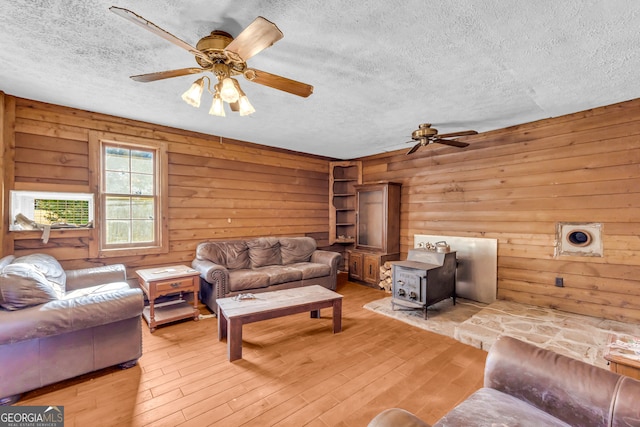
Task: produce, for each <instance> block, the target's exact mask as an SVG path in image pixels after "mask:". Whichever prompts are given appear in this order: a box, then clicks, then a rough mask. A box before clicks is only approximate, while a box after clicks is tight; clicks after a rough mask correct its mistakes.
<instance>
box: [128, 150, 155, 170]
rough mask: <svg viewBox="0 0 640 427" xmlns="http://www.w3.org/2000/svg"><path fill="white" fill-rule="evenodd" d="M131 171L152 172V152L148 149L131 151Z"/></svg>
mask: <svg viewBox="0 0 640 427" xmlns="http://www.w3.org/2000/svg"><path fill="white" fill-rule="evenodd" d="M131 172H139V173H146V174H152V173H153V152H150V151H140V150H132V151H131Z"/></svg>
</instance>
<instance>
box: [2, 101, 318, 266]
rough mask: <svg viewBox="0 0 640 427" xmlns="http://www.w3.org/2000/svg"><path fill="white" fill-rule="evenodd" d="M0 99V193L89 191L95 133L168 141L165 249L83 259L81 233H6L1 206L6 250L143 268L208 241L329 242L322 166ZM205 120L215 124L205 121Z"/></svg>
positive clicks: (291, 155)
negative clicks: (0, 140)
mask: <svg viewBox="0 0 640 427" xmlns="http://www.w3.org/2000/svg"><path fill="white" fill-rule="evenodd" d="M0 95H2V100H3V103H2V105H3V109H2V110H0V111H2V113H3V114H2V117H3V122H2V124H3V128H2V130H3V135H4V138H3V146H4V150H3V153H4V154H3V156H1V157H0V161H1V162H2V163H0V164H2V165H3V177H4V179H3V185H4V186H5V189H4V191H3V195H4V197H5V198H6V196H7V195H8V190H10V189H27V190H46V191H84V192H90V191H91V189H90V174H92V173H97V171H92V170H90V166H89V159H88V154H89V153H88V150H89V143H88V141H89V134H90V132H92V131H102V132H110V133H115V134H121V135H129V136H134V137H144V138H148V139H156V140H162V141H166V142H167V143H168V146H169V153H168V157H169V171H168V172H169V246H170V249H169V253H168V254H160V255H147V256H135V257H134V256H130V257H119V258H108V259H92V258H90V257H89V242H90V239H92V238H95V236H94V235H93V233H92V232H90V231H87V230H63V231H52V232H51V238H50V240H49V242H48V243H47V244H44V243H43V242H42V241H41V240H40V234H41V233H40V232H35V231H34V232H9V231H8V230H7V229H6V227H4V225H5V224H8V223H9V218H8V217H7V215H8V207H7V203H4V204H3V210H2V218H0V219H1V220H2V224H3V227H2V228H0V230H1V231H2V237H3V254H9V253H14V254H15V255H16V256H20V255H25V254H28V253H33V252H46V253H49V254H51V255H53V256H55V257H56V258H57V259H59V260H60V261H61V263H62V264H63V266H64V267H65V268H84V267H89V266H93V265H103V264H111V263H119V262H120V263H124V264H125V265H126V266H127V267H128V276H129V277H130V278H131V277H133V276H134V271H135V269H137V268H141V267H153V266H157V265H167V264H173V263H184V264H190V263H191V260H192V259H193V258H194V255H195V248H196V245H197V244H198V243H199V242H201V241H204V240H208V239H233V238H248V237H259V236H304V235H308V236H312V237H314V238H316V240H317V241H318V245H319V246H327V245H328V233H329V230H328V229H329V224H328V223H329V220H328V217H329V212H328V205H327V200H328V193H329V175H328V169H329V160H330V159H327V158H322V157H318V156H312V155H305V154H301V153H295V152H291V151H286V150H280V149H271V148H268V147H264V146H260V145H257V144H252V143H248V142H242V141H234V140H230V139H227V138H220V137H212V136H207V135H202V134H197V133H194V132H187V131H181V130H177V129H171V128H166V127H161V126H156V125H151V124H148V123H142V122H136V121H132V120H126V119H122V118H117V117H112V116H106V115H101V114H96V113H90V112H87V111H81V110H75V109H71V108H66V107H61V106H56V105H51V104H45V103H40V102H36V101H31V100H26V99H21V98H15V97H13V96H9V95H5V94H2V93H0ZM212 120H217V119H216V118H212Z"/></svg>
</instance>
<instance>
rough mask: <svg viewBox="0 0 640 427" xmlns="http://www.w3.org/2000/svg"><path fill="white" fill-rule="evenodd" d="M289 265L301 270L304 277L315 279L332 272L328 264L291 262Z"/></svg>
mask: <svg viewBox="0 0 640 427" xmlns="http://www.w3.org/2000/svg"><path fill="white" fill-rule="evenodd" d="M288 267H289V268H293V269H296V270H299V271H301V272H302V278H303V279H315V278H316V277H324V276H328V275H330V274H331V266H330V265H327V264H316V263H312V262H298V263H295V264H289V266H288Z"/></svg>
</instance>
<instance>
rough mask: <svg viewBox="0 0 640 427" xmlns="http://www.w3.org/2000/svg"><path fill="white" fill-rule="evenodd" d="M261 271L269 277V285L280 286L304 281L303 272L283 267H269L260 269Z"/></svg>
mask: <svg viewBox="0 0 640 427" xmlns="http://www.w3.org/2000/svg"><path fill="white" fill-rule="evenodd" d="M259 271H260V272H261V273H266V274H267V275H268V276H269V285H279V284H280V283H287V282H295V281H296V280H302V271H300V270H298V269H295V268H290V267H285V266H283V265H268V266H266V267H260V269H259Z"/></svg>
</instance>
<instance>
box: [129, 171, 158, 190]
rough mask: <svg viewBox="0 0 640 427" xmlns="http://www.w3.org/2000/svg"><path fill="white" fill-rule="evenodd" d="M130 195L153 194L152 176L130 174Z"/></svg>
mask: <svg viewBox="0 0 640 427" xmlns="http://www.w3.org/2000/svg"><path fill="white" fill-rule="evenodd" d="M131 194H144V195H149V194H153V175H142V174H139V173H132V174H131Z"/></svg>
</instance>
